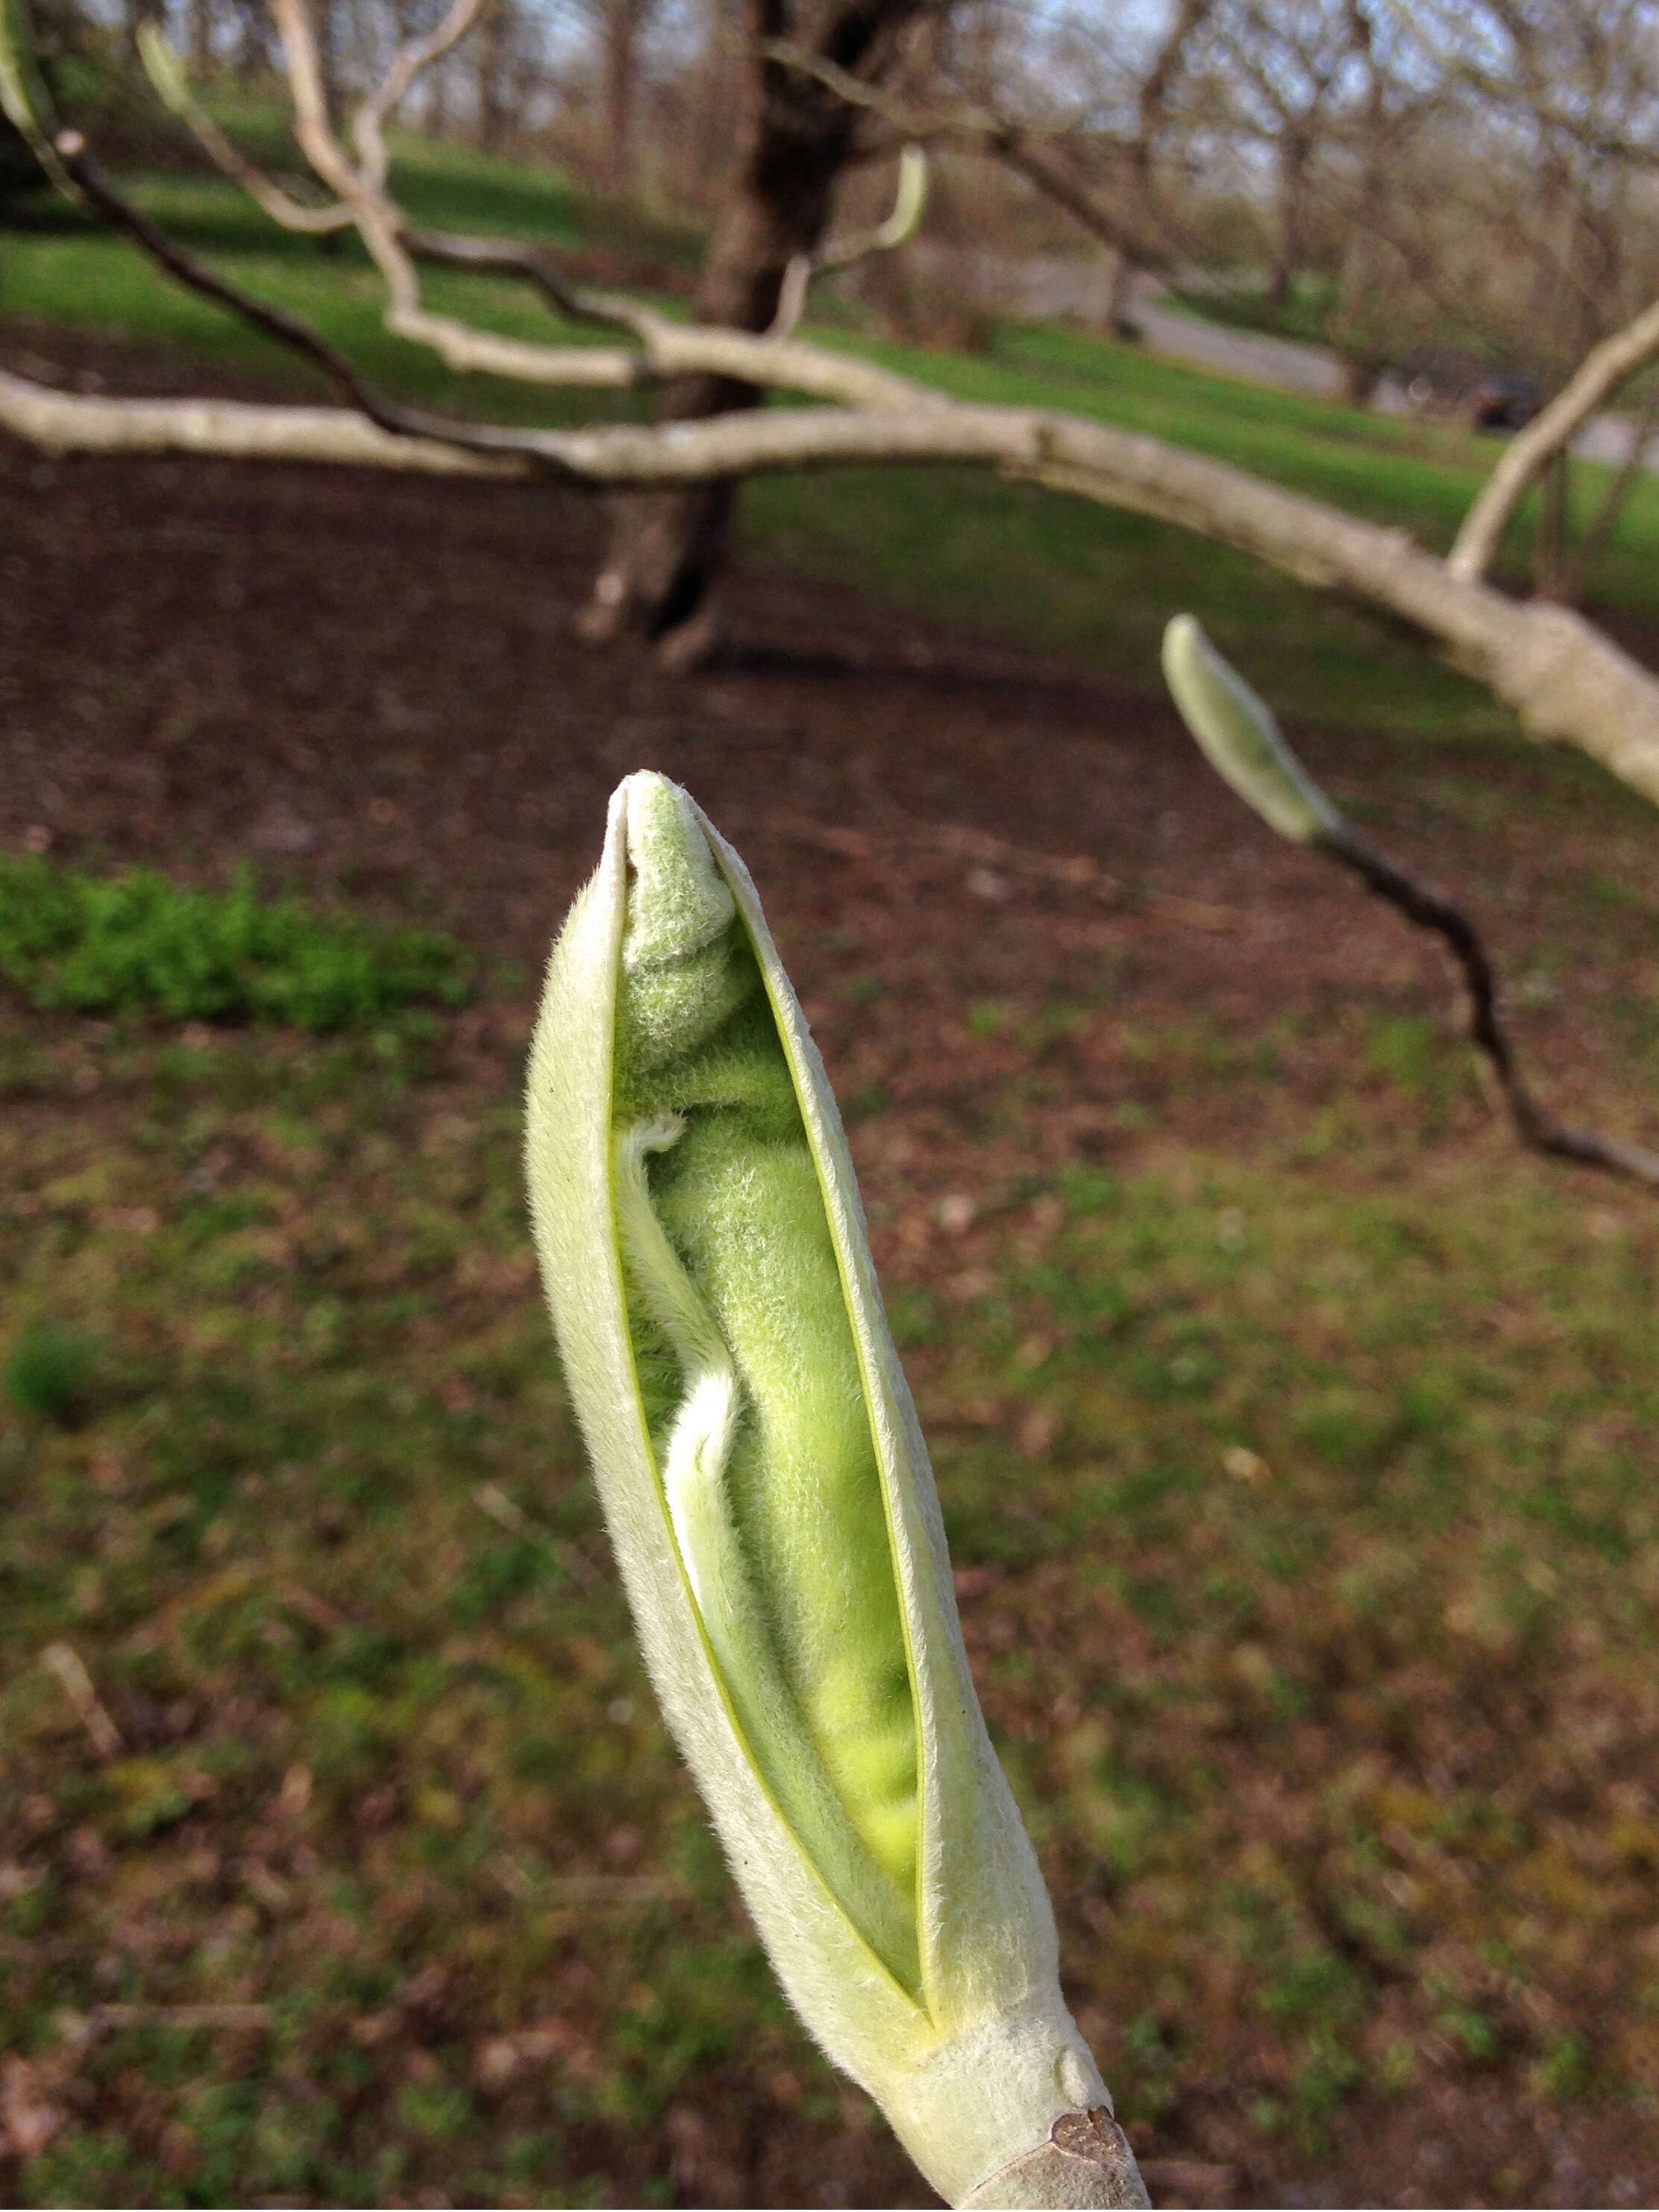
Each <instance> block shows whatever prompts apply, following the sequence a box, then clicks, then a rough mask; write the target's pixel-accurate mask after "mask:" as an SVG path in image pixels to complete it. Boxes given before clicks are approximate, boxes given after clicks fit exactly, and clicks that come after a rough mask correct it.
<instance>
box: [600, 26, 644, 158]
mask: <svg viewBox="0 0 1659 2212" xmlns="http://www.w3.org/2000/svg"><path fill="white" fill-rule="evenodd" d="M640 17H641V9H640V7H639V6H638V4H637V0H611V5H610V8H609V9H607V11H606V15H605V181H606V183H607V185H609V187H610V190H611V195H612V197H614V198H617V199H626V198H627V197H628V196H629V192H630V191H632V189H633V185H634V106H635V100H634V95H635V91H636V89H637V88H638V82H639V69H640Z"/></svg>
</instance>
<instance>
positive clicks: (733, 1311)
mask: <svg viewBox="0 0 1659 2212" xmlns="http://www.w3.org/2000/svg"><path fill="white" fill-rule="evenodd" d="M526 1164H527V1168H528V1173H529V1181H530V1190H531V1200H532V1213H533V1216H534V1220H535V1228H536V1237H537V1243H538V1249H539V1252H540V1255H541V1260H542V1269H543V1279H544V1284H545V1286H546V1290H547V1295H548V1301H549V1304H550V1307H551V1309H552V1313H553V1319H554V1325H555V1328H556V1334H557V1336H558V1340H559V1346H560V1350H561V1352H562V1358H563V1361H564V1367H565V1373H566V1376H567V1379H568V1383H569V1387H570V1392H571V1396H572V1399H573V1401H574V1406H575V1409H576V1413H577V1416H578V1419H580V1424H581V1427H582V1431H583V1435H584V1437H585V1438H586V1443H587V1446H588V1449H589V1452H590V1454H591V1455H592V1462H593V1469H594V1475H595V1479H596V1481H597V1484H598V1487H599V1497H600V1500H601V1503H602V1504H603V1506H604V1510H605V1520H606V1523H607V1526H608V1528H609V1529H610V1533H611V1541H612V1544H613V1547H614V1548H615V1551H616V1554H617V1562H618V1565H619V1566H620V1568H621V1571H622V1575H623V1583H624V1584H625V1586H626V1589H627V1591H628V1595H629V1603H630V1605H631V1606H632V1607H633V1612H634V1618H635V1624H636V1626H637V1628H638V1631H639V1636H640V1642H641V1647H642V1650H643V1651H644V1654H645V1659H646V1664H647V1668H648V1669H649V1671H650V1674H651V1677H652V1680H653V1684H654V1685H655V1687H656V1690H657V1693H658V1696H659V1699H660V1701H661V1705H662V1709H663V1712H664V1714H665V1717H666V1719H667V1721H668V1723H669V1726H670V1727H671V1729H672V1731H673V1733H674V1735H675V1738H676V1740H677V1741H678V1744H679V1746H680V1748H681V1750H682V1751H683V1752H684V1755H685V1758H686V1760H687V1763H688V1765H690V1768H691V1771H692V1772H693V1774H694V1775H695V1777H696V1781H697V1784H698V1786H699V1788H700V1789H701V1790H702V1794H703V1796H704V1798H705V1799H706V1801H707V1802H708V1808H709V1810H710V1812H711V1814H712V1815H713V1817H714V1824H715V1826H716V1828H717V1830H718V1831H719V1833H720V1838H721V1840H722V1842H723V1844H724V1845H725V1847H726V1856H727V1857H728V1859H729V1860H730V1862H731V1865H732V1871H733V1873H734V1874H735V1875H736V1877H737V1879H738V1883H739V1885H740V1886H741V1887H742V1889H743V1893H744V1899H745V1900H746V1902H747V1904H748V1905H749V1909H750V1913H751V1914H752V1916H753V1917H754V1921H755V1924H756V1927H757V1929H758V1930H759V1932H760V1935H761V1938H762V1941H763V1942H764V1944H765V1946H766V1948H767V1950H768V1952H769V1954H770V1957H771V1959H772V1962H773V1965H774V1966H775V1968H776V1971H777V1973H778V1976H779V1978H780V1980H781V1982H782V1984H783V1986H784V1989H785V1990H786V1991H787V1995H788V1996H789V1998H790V2001H791V2002H792V2003H793V2005H794V2007H795V2008H796V2010H797V2011H798V2012H799V2015H800V2017H801V2019H802V2020H803V2021H805V2024H806V2026H807V2027H808V2028H809V2029H810V2030H811V2033H813V2035H815V2036H816V2037H817V2040H818V2041H819V2043H820V2044H821V2045H823V2049H824V2050H825V2051H826V2052H827V2053H828V2054H829V2057H830V2058H831V2059H832V2060H833V2061H834V2062H835V2063H836V2064H837V2065H838V2066H840V2067H842V2068H843V2069H845V2070H846V2071H847V2072H848V2073H849V2074H850V2075H853V2076H854V2079H855V2080H857V2081H860V2082H861V2083H862V2084H863V2086H864V2087H866V2089H867V2090H868V2091H869V2092H870V2093H871V2094H872V2096H873V2097H874V2098H875V2099H876V2100H877V2101H878V2103H879V2104H880V2106H882V2109H883V2110H884V2112H886V2114H887V2116H888V2118H889V2119H890V2121H891V2123H892V2124H893V2127H894V2130H895V2131H896V2134H897V2135H898V2136H899V2138H900V2140H901V2142H903V2144H904V2145H905V2148H907V2149H908V2151H909V2153H910V2154H911V2155H912V2157H913V2158H914V2159H915V2161H916V2163H917V2165H918V2166H920V2167H921V2171H922V2172H923V2173H924V2174H925V2175H926V2176H927V2179H928V2180H929V2181H930V2182H931V2183H932V2184H933V2186H934V2187H935V2188H936V2189H937V2190H939V2191H940V2193H941V2194H942V2195H943V2196H945V2197H947V2198H948V2199H949V2200H950V2201H951V2202H952V2203H957V2204H967V2203H972V2204H975V2205H984V2206H987V2207H988V2206H992V2205H1019V2204H1024V2205H1036V2204H1044V2205H1047V2204H1056V2205H1058V2204H1079V2205H1084V2204H1144V2203H1146V2194H1145V2191H1144V2190H1143V2189H1142V2187H1141V2184H1140V2178H1139V2173H1138V2172H1137V2171H1136V2168H1135V2164H1134V2160H1133V2156H1132V2154H1130V2152H1129V2148H1128V2146H1127V2142H1126V2141H1125V2139H1124V2137H1123V2136H1122V2133H1121V2130H1120V2129H1119V2128H1118V2127H1117V2125H1116V2123H1115V2121H1114V2119H1113V2118H1112V2116H1111V2100H1110V2099H1109V2096H1108V2095H1107V2093H1106V2090H1105V2087H1104V2086H1103V2083H1102V2081H1101V2079H1100V2075H1099V2074H1098V2072H1097V2069H1096V2066H1095V2063H1094V2060H1093V2058H1092V2057H1091V2056H1090V2054H1089V2051H1088V2049H1087V2047H1086V2045H1085V2044H1084V2042H1083V2039H1082V2038H1081V2036H1080V2035H1079V2033H1078V2030H1077V2027H1076V2026H1075V2024H1074V2023H1073V2021H1072V2018H1071V2016H1070V2015H1069V2014H1068V2013H1067V2011H1066V2006H1065V2002H1064V2000H1063V1999H1062V1997H1061V1996H1060V1985H1059V1978H1058V1959H1057V1947H1056V1942H1055V1936H1054V1919H1053V1915H1052V1913H1051V1912H1050V1910H1049V1906H1048V1897H1047V1895H1046V1893H1045V1892H1044V1890H1043V1887H1042V1877H1041V1875H1040V1874H1039V1872H1038V1869H1037V1865H1036V1857H1035V1855H1034V1854H1033V1852H1032V1850H1031V1846H1030V1842H1029V1840H1028V1838H1027V1837H1026V1834H1025V1831H1024V1826H1022V1824H1021V1821H1020V1819H1019V1814H1018V1810H1017V1808H1016V1807H1015V1805H1014V1802H1013V1798H1012V1795H1011V1794H1010V1792H1009V1790H1008V1785H1007V1783H1006V1780H1005V1779H1004V1777H1003V1774H1002V1771H1001V1769H1000V1767H999V1766H998V1765H997V1762H996V1758H995V1754H994V1752H993V1751H992V1748H991V1744H990V1740H989V1738H988V1737H987V1734H986V1731H985V1724H984V1721H983V1719H982V1718H981V1714H980V1710H979V1705H978V1701H977V1699H976V1698H975V1694H974V1688H973V1683H972V1680H971V1678H970V1676H969V1669H968V1660H967V1654H966V1651H965V1650H964V1648H963V1641H962V1632H961V1628H960V1626H959V1624H958V1621H957V1610H956V1601H955V1596H954V1593H953V1590H952V1586H951V1572H950V1562H949V1559H948V1557H947V1555H946V1552H945V1533H944V1527H943V1523H942V1521H941V1518H940V1514H939V1499H938V1497H937V1494H936V1492H935V1491H934V1487H933V1475H932V1473H931V1471H930V1469H929V1467H928V1463H927V1449H926V1447H925V1446H924V1444H923V1443H922V1439H921V1431H920V1429H919V1427H918V1425H917V1422H916V1418H915V1408H914V1407H913V1406H912V1404H911V1401H910V1395H909V1392H908V1388H907V1387H906V1384H905V1382H904V1378H903V1376H902V1372H901V1371H900V1368H899V1364H898V1360H897V1357H896V1353H895V1352H894V1349H893V1345H892V1340H891V1338H890V1334H889V1333H888V1329H887V1325H886V1322H885V1319H884V1315H883V1311H882V1305H881V1296H880V1292H879V1291H878V1288H877V1285H876V1279H875V1271H874V1267H873V1265H872V1261H871V1257H870V1248H869V1241H868V1238H867V1237H866V1231H865V1225H864V1215H863V1210H862V1207H861V1205H860V1200H859V1194H858V1187H857V1183H856V1182H855V1180H854V1173H853V1166H852V1161H851V1158H850V1156H849V1155H848V1149H847V1142H846V1139H845V1137H844V1135H843V1133H842V1126H841V1119H840V1115H838V1113H837V1111H836V1103H835V1099H834V1097H833V1096H832V1095H831V1092H830V1090H829V1083H828V1080H827V1079H826V1078H825V1075H824V1072H823V1063H822V1061H821V1060H820V1059H819V1057H818V1054H817V1049H816V1048H815V1047H814V1045H813V1043H812V1041H811V1036H810V1034H809V1033H808V1030H807V1026H806V1022H805V1018H804V1016H803V1015H802V1012H801V1010H800V1006H799V1001H798V1000H797V999H796V997H795V994H794V992H793V989H792V988H791V987H790V983H789V979H788V977H787V975H785V973H784V970H783V965H782V963H781V960H780V959H779V957H778V952H777V948H776V946H775V945H774V943H773V941H772V937H771V934H770V932H769V930H768V928H767V926H766V921H765V918H764V916H763V914H762V912H761V908H760V902H759V900H758V899H757V896H756V894H755V889H754V886H753V884H751V883H750V879H749V876H748V873H747V872H746V871H745V869H744V866H743V863H742V861H741V860H738V856H737V854H735V853H734V852H732V848H730V846H728V845H727V844H726V842H725V841H724V839H723V838H721V837H720V835H719V833H718V831H716V830H715V829H714V827H713V826H712V824H711V823H709V822H708V819H707V817H705V816H704V815H703V814H702V811H701V810H700V809H699V808H698V807H697V806H696V805H695V804H694V802H693V801H692V800H691V799H690V798H689V797H688V796H687V795H686V793H684V792H683V791H681V790H680V789H679V788H678V787H677V786H675V785H673V784H671V783H669V782H668V781H665V779H664V778H663V777H661V776H659V775H633V776H629V778H628V779H627V781H625V782H624V783H623V785H622V786H621V787H620V788H619V789H618V791H617V793H616V795H615V797H614V799H612V801H611V816H610V822H609V826H608V829H607V834H606V837H605V854H604V857H603V859H602V860H601V861H600V863H599V871H598V873H597V874H596V875H595V876H594V877H593V878H592V881H591V882H590V883H589V884H587V886H586V888H585V890H583V891H582V892H581V893H580V896H578V898H577V900H576V902H575V904H574V907H573V908H572V909H571V912H570V915H569V918H568V921H567V922H566V924H565V927H564V929H563V931H562V933H561V935H560V937H559V939H558V942H557V944H556V945H555V946H554V949H553V954H552V958H551V960H550V963H549V967H548V975H547V989H546V995H545V998H544V1002H543V1007H542V1013H541V1018H540V1022H539V1024H538V1030H537V1035H536V1043H535V1048H534V1051H533V1054H532V1063H531V1073H530V1088H529V1097H528V1102H527V1134H526Z"/></svg>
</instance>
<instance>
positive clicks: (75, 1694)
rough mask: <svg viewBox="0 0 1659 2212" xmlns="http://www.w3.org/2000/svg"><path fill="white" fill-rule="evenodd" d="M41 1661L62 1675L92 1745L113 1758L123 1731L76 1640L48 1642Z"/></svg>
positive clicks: (61, 1680)
mask: <svg viewBox="0 0 1659 2212" xmlns="http://www.w3.org/2000/svg"><path fill="white" fill-rule="evenodd" d="M40 1664H41V1665H42V1666H43V1667H45V1668H47V1669H48V1671H49V1672H50V1673H52V1674H55V1675H56V1676H57V1677H58V1681H59V1682H60V1683H61V1684H62V1686H63V1691H64V1696H65V1697H66V1698H67V1699H69V1701H70V1705H73V1706H74V1708H75V1711H76V1718H77V1719H78V1720H79V1721H80V1723H81V1725H82V1728H84V1729H85V1730H86V1732H87V1734H88V1735H89V1736H90V1737H91V1738H92V1747H93V1749H94V1751H95V1752H96V1753H97V1754H98V1756H99V1758H100V1759H113V1758H114V1756H115V1754H116V1753H117V1752H118V1751H119V1750H121V1749H122V1742H121V1731H120V1729H118V1728H117V1727H116V1725H115V1723H114V1722H113V1721H112V1719H111V1718H110V1717H109V1713H108V1711H107V1710H106V1707H105V1705H104V1703H103V1701H102V1699H100V1697H99V1695H98V1692H97V1691H96V1690H94V1687H93V1686H92V1677H91V1675H90V1674H88V1672H87V1669H86V1664H85V1662H84V1661H83V1660H82V1656H81V1655H80V1653H79V1652H78V1651H77V1650H76V1648H75V1646H74V1645H73V1644H61V1643H59V1644H47V1646H46V1650H44V1651H43V1652H42V1653H41V1654H40Z"/></svg>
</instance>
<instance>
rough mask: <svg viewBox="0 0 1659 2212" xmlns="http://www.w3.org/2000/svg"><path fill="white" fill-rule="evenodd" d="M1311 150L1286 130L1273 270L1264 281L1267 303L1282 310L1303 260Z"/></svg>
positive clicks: (1294, 134)
mask: <svg viewBox="0 0 1659 2212" xmlns="http://www.w3.org/2000/svg"><path fill="white" fill-rule="evenodd" d="M1309 153H1310V149H1309V148H1308V147H1307V146H1305V145H1304V144H1303V143H1302V141H1301V139H1300V137H1298V136H1297V134H1296V133H1294V132H1292V131H1286V133H1285V137H1284V138H1283V139H1282V141H1281V142H1280V145H1279V194H1278V198H1279V207H1278V222H1277V224H1276V227H1275V230H1274V235H1273V268H1272V270H1271V272H1270V273H1269V276H1268V278H1267V304H1268V306H1269V307H1285V306H1286V305H1287V304H1288V302H1289V301H1290V297H1291V292H1292V290H1293V289H1294V288H1295V285H1296V276H1297V269H1298V267H1299V266H1300V265H1301V261H1302V204H1303V200H1304V197H1305V196H1306V189H1307V172H1308V156H1309Z"/></svg>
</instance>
